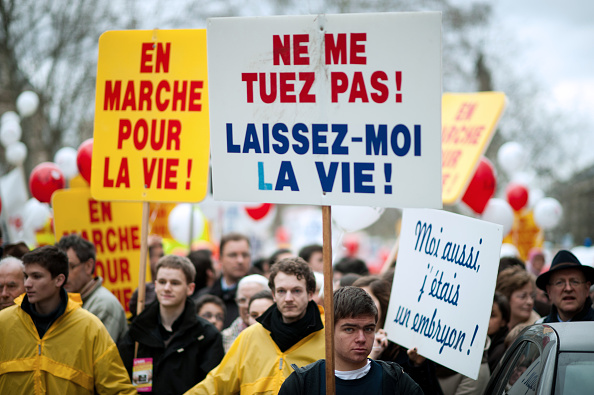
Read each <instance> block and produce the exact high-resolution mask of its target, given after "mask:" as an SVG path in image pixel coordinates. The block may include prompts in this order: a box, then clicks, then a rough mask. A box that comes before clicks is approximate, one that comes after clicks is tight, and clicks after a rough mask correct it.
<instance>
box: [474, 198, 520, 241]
mask: <svg viewBox="0 0 594 395" xmlns="http://www.w3.org/2000/svg"><path fill="white" fill-rule="evenodd" d="M481 218H482V219H483V220H485V221H489V222H493V223H496V224H499V225H502V226H503V237H505V236H507V234H508V233H509V232H510V230H511V228H512V226H513V224H514V210H513V209H512V208H511V206H510V205H509V203H508V202H506V201H505V200H503V199H498V198H493V199H490V200H489V202H488V203H487V207H485V211H483V215H482V216H481Z"/></svg>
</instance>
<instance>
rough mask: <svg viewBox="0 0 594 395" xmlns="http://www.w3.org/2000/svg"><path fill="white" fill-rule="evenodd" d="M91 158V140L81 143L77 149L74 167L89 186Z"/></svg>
mask: <svg viewBox="0 0 594 395" xmlns="http://www.w3.org/2000/svg"><path fill="white" fill-rule="evenodd" d="M92 158H93V139H88V140H85V141H83V143H82V144H81V145H80V147H78V154H77V155H76V165H77V166H78V172H79V173H80V175H81V176H82V177H83V178H84V179H85V180H87V182H88V183H89V185H91V161H92Z"/></svg>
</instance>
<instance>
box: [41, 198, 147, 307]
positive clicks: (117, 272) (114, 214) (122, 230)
mask: <svg viewBox="0 0 594 395" xmlns="http://www.w3.org/2000/svg"><path fill="white" fill-rule="evenodd" d="M52 206H53V208H54V230H55V233H56V240H60V238H61V237H62V236H64V235H67V234H70V233H78V234H80V235H81V236H82V237H84V238H85V239H87V240H89V241H90V242H92V243H93V244H94V245H95V249H96V250H97V258H96V266H95V275H97V276H101V277H103V285H104V286H105V287H106V288H107V289H109V290H110V291H111V292H113V294H114V295H115V296H116V297H117V298H118V300H119V301H120V303H121V304H122V306H124V309H125V310H126V312H128V304H129V302H130V297H131V296H132V292H133V291H134V289H136V287H137V286H138V277H139V276H138V275H139V273H138V270H139V267H140V224H141V222H142V204H141V203H133V202H105V201H102V202H98V201H96V200H95V199H93V198H92V197H91V193H90V191H89V189H88V188H75V189H69V190H60V191H56V192H55V193H54V195H53V197H52ZM146 278H147V279H148V278H150V276H149V275H148V270H147V277H146Z"/></svg>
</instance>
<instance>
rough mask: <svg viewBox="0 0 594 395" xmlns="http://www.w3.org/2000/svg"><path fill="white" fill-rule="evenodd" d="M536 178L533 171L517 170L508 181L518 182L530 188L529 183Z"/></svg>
mask: <svg viewBox="0 0 594 395" xmlns="http://www.w3.org/2000/svg"><path fill="white" fill-rule="evenodd" d="M535 178H536V174H535V173H534V171H519V172H516V173H514V174H513V175H512V178H511V181H510V183H514V184H520V185H523V186H525V187H526V188H528V189H530V185H532V182H533V181H534V179H535Z"/></svg>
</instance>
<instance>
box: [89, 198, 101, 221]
mask: <svg viewBox="0 0 594 395" xmlns="http://www.w3.org/2000/svg"><path fill="white" fill-rule="evenodd" d="M98 214H99V210H98V209H97V201H96V200H89V217H90V220H91V223H93V222H99V215H98Z"/></svg>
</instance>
